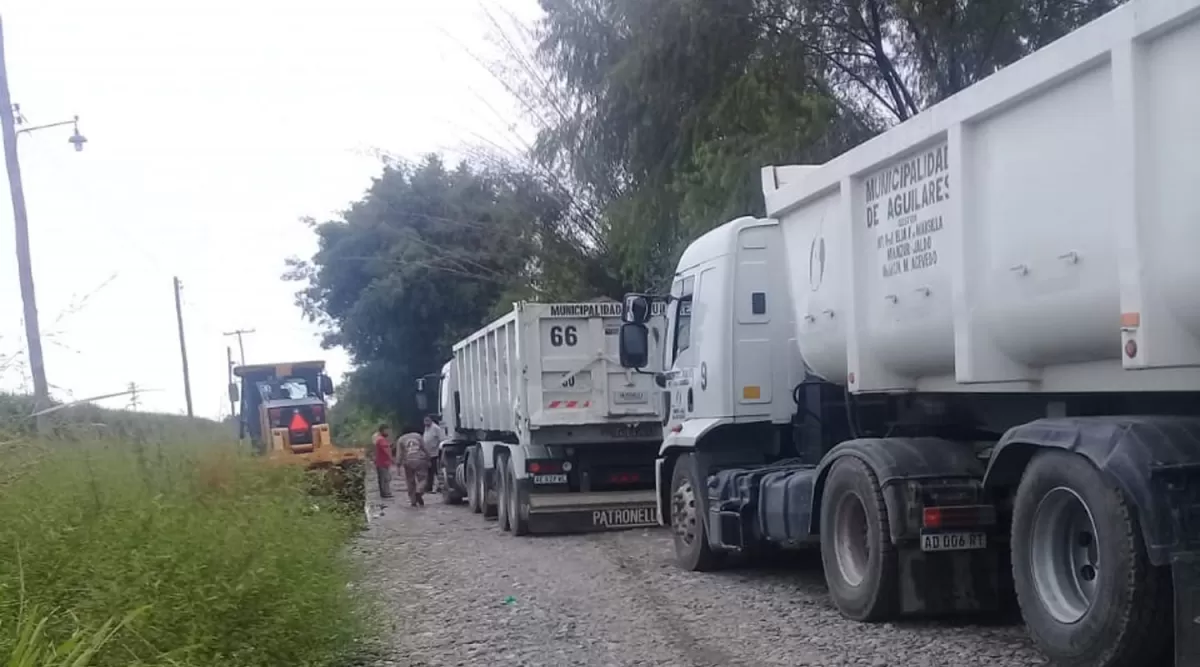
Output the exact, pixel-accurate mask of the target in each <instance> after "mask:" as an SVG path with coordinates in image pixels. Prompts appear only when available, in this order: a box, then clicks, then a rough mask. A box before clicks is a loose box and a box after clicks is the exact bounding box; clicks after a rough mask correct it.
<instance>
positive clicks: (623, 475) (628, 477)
mask: <svg viewBox="0 0 1200 667" xmlns="http://www.w3.org/2000/svg"><path fill="white" fill-rule="evenodd" d="M640 481H642V476H641V475H639V474H637V473H636V472H614V473H613V474H611V475H609V476H608V482H609V483H610V484H637V483H638V482H640Z"/></svg>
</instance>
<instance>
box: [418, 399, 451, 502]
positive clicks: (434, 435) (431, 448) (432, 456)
mask: <svg viewBox="0 0 1200 667" xmlns="http://www.w3.org/2000/svg"><path fill="white" fill-rule="evenodd" d="M421 439H422V440H423V441H424V444H425V453H426V454H428V455H429V478H428V479H427V480H426V481H425V493H433V491H434V485H435V484H436V481H437V473H438V459H439V456H438V445H441V444H442V440H445V439H446V431H445V430H444V429H443V428H442V427H441V425H440V424H438V423H437V422H436V421H434V419H433V415H425V432H424V433H422V434H421Z"/></svg>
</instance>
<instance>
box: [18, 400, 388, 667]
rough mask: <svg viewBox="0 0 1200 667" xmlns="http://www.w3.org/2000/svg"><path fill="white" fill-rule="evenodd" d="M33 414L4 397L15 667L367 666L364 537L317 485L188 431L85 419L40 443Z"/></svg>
mask: <svg viewBox="0 0 1200 667" xmlns="http://www.w3.org/2000/svg"><path fill="white" fill-rule="evenodd" d="M23 403H24V399H22V398H16V397H0V413H4V414H8V415H11V416H10V417H9V418H7V419H4V420H3V421H0V443H2V444H0V664H10V665H14V667H27V666H35V665H36V666H37V667H49V666H52V665H55V666H56V665H68V664H69V665H73V666H75V667H83V666H84V665H100V666H110V665H111V666H117V665H120V666H123V667H124V666H128V665H181V666H197V667H200V666H209V665H213V666H215V665H238V666H239V667H257V666H259V665H262V666H267V665H272V666H275V665H296V666H307V665H311V666H324V665H344V664H348V663H349V662H350V661H351V659H352V657H353V655H354V654H355V653H356V652H357V651H358V650H359V647H360V646H361V641H362V640H363V638H364V637H365V634H364V633H365V629H366V624H365V622H364V618H365V613H366V607H365V606H364V604H363V603H362V602H361V601H360V600H359V599H358V597H357V594H356V589H355V588H354V586H353V585H352V581H353V579H354V577H355V574H356V573H355V572H354V571H353V569H352V566H351V564H350V562H349V560H348V559H347V558H346V557H345V552H344V551H345V550H344V548H345V545H346V543H347V542H348V540H349V538H350V537H351V535H352V534H353V532H354V530H355V525H356V524H355V522H354V521H351V520H347V518H346V517H345V516H344V515H342V514H339V513H338V512H336V511H334V507H333V501H332V500H331V499H329V500H327V499H322V498H317V497H313V496H311V495H309V494H307V493H306V484H307V483H306V481H305V479H304V476H303V474H302V473H301V472H299V471H297V470H293V469H288V468H282V467H276V466H270V465H268V464H266V463H265V462H263V461H261V460H258V459H254V458H251V457H249V456H246V455H244V454H243V453H242V452H241V451H239V450H238V448H237V446H236V444H235V443H233V442H231V440H232V438H231V437H230V435H229V431H228V430H227V427H223V426H221V425H219V424H216V423H215V422H208V421H206V420H200V419H187V418H183V417H175V416H170V415H148V414H142V413H131V412H122V411H111V410H101V409H98V408H95V407H90V406H89V407H86V408H80V409H69V410H65V411H63V412H61V413H58V414H57V415H56V418H55V419H54V423H53V425H52V428H51V429H50V432H51V433H52V434H53V435H52V436H51V437H49V438H45V439H36V438H33V437H30V434H29V426H28V425H27V424H24V423H23V422H22V419H21V418H19V417H16V416H15V415H19V414H22V412H23V411H22V408H23V405H22V404H23ZM24 414H28V412H24ZM118 434H119V435H118Z"/></svg>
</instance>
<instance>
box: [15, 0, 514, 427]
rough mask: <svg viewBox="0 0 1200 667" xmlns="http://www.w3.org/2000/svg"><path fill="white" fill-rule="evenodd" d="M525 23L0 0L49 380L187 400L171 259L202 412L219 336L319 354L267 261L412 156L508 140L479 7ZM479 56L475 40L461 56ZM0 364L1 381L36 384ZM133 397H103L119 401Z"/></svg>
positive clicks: (319, 9)
mask: <svg viewBox="0 0 1200 667" xmlns="http://www.w3.org/2000/svg"><path fill="white" fill-rule="evenodd" d="M485 7H486V8H487V9H488V10H489V11H491V12H493V13H497V14H499V13H502V12H503V11H508V12H511V13H513V14H515V15H516V16H518V17H520V18H521V19H522V20H526V21H532V20H533V19H534V18H536V16H537V6H536V0H504V1H503V2H500V1H499V0H329V1H326V2H318V1H315V0H288V1H287V2H282V1H279V0H240V1H238V0H203V1H199V0H3V2H0V13H2V16H3V20H4V37H5V50H6V55H7V60H8V73H9V81H10V89H11V92H12V98H13V101H14V102H16V103H18V104H20V107H21V111H22V113H23V114H24V115H25V116H26V117H27V119H28V121H29V123H30V124H32V125H39V124H43V123H50V122H55V121H59V120H63V119H69V118H70V117H71V116H72V115H74V114H79V116H80V130H81V132H82V133H83V134H84V135H85V136H87V138H88V140H89V141H88V143H87V146H86V149H85V150H84V151H83V152H82V153H78V154H77V153H75V152H74V151H73V150H72V148H71V145H70V144H69V143H67V138H68V137H69V136H70V134H71V130H70V128H69V127H67V128H58V129H50V130H43V131H40V132H37V133H34V134H29V135H24V136H22V137H21V138H20V141H19V144H20V156H21V166H22V170H23V176H24V184H25V196H26V202H27V205H28V209H29V221H30V233H31V237H32V248H33V270H34V279H35V281H36V287H37V299H38V306H39V312H40V319H41V325H42V333H43V336H44V337H45V342H44V346H45V357H46V372H47V377H48V379H49V382H50V384H51V386H52V393H53V394H54V395H55V396H56V397H58V398H63V399H68V398H72V397H74V398H83V397H87V396H94V395H99V394H103V393H106V392H113V391H120V390H123V389H124V388H125V387H126V386H127V385H128V384H129V383H130V382H136V383H137V385H138V386H140V387H143V388H145V389H148V390H150V389H153V390H159V391H155V392H150V393H146V394H145V395H143V396H142V397H141V400H142V405H143V409H153V410H162V411H167V412H183V410H184V398H183V380H182V371H181V366H180V357H179V341H178V335H177V332H176V327H175V311H174V302H173V296H172V289H171V277H172V276H173V275H178V276H179V277H180V279H181V280H182V282H183V285H184V292H183V295H184V319H185V325H186V334H187V345H188V356H189V361H190V366H191V375H192V395H193V400H194V404H195V409H196V413H197V414H198V415H204V416H212V417H216V416H220V415H222V414H224V413H227V412H228V407H227V405H226V399H225V347H226V345H233V347H234V355H235V357H236V355H237V341H236V340H235V339H233V338H226V337H224V336H222V332H224V331H229V330H232V329H236V328H239V327H240V328H254V329H256V330H257V333H255V334H253V335H250V336H247V338H246V357H247V361H249V362H256V361H257V362H263V361H275V360H288V359H301V358H305V359H307V358H325V359H326V360H327V361H328V362H329V363H330V367H331V371H332V374H333V376H334V377H335V378H338V377H339V375H340V374H341V373H342V372H344V371H345V370H346V368H347V360H346V358H345V355H344V354H343V353H341V352H340V351H332V350H330V351H326V350H322V349H321V348H320V345H319V341H318V338H317V331H316V328H315V327H314V326H313V325H310V324H307V323H306V322H304V321H303V319H302V317H301V314H300V312H299V310H298V309H297V308H296V307H295V306H294V305H293V293H294V292H295V291H296V289H297V286H296V285H295V284H292V283H287V282H285V281H282V280H281V279H280V276H281V274H282V273H283V272H284V269H285V267H284V259H285V258H287V257H289V256H293V255H300V256H303V257H305V258H307V257H309V256H311V254H312V252H313V250H314V249H315V247H316V244H315V239H314V237H313V235H312V233H311V231H309V230H308V229H307V228H306V227H305V226H303V225H302V224H301V223H300V222H298V219H299V218H300V217H301V216H313V217H316V218H318V219H325V218H328V217H329V216H331V215H335V214H336V212H337V211H340V210H342V209H343V208H344V207H345V206H346V205H347V204H348V203H349V202H350V201H352V200H354V199H356V198H357V197H359V196H360V195H361V194H362V192H363V191H364V190H365V189H366V187H368V185H369V184H370V179H371V177H372V176H373V175H375V174H377V173H378V172H379V170H380V163H379V161H378V159H376V158H375V157H372V154H371V153H370V151H371V149H374V148H378V149H381V150H384V151H387V152H388V153H391V154H394V155H399V156H403V157H417V156H419V155H420V154H422V153H425V152H429V151H445V150H450V151H457V150H461V149H462V148H463V146H464V145H465V144H472V143H478V142H480V141H481V140H482V141H487V142H494V143H497V144H500V145H505V146H511V145H514V143H515V141H514V137H513V136H512V134H511V132H512V130H511V129H510V128H509V127H508V124H509V123H513V122H517V121H519V114H518V112H517V111H516V110H515V104H514V103H513V101H512V100H511V98H510V97H509V96H508V95H507V94H506V93H505V92H504V89H503V87H502V86H501V85H500V84H499V83H498V82H497V81H495V80H494V79H493V78H492V76H491V75H490V74H489V73H488V72H487V70H486V69H485V68H484V67H483V66H482V65H481V64H480V63H479V61H478V59H477V57H482V58H483V59H484V60H489V59H492V58H495V57H498V51H497V49H496V48H495V47H494V46H493V45H492V42H491V41H490V40H489V37H494V31H493V30H492V27H491V25H490V23H489V22H488V20H487V18H486V16H485V14H484V11H483V8H485ZM472 53H475V54H477V55H472ZM0 190H2V191H3V193H4V194H3V203H2V206H0V208H2V209H3V210H2V211H0V221H2V223H3V224H2V226H3V231H2V233H0V313H4V314H5V316H4V317H3V318H0V356H3V357H9V358H11V357H12V356H13V355H21V357H20V358H21V360H23V355H24V348H25V339H24V333H23V328H22V320H21V298H20V291H19V288H18V282H17V269H16V260H15V257H14V254H13V244H14V241H13V232H12V207H11V204H10V202H9V198H8V188H7V187H3V188H0ZM28 382H29V381H28V378H27V373H26V372H25V371H24V370H23V369H20V368H17V367H15V366H13V365H11V364H9V366H8V367H7V369H6V370H5V371H4V373H3V375H0V383H2V387H3V388H4V389H8V390H14V389H20V388H22V387H26V388H27V385H28ZM125 400H126V399H113V400H110V401H107V402H106V403H105V404H106V405H110V406H113V407H120V406H122V405H124V403H125Z"/></svg>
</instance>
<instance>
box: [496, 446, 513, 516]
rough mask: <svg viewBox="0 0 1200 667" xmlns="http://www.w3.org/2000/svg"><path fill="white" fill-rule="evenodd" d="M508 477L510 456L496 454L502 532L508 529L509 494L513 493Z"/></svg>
mask: <svg viewBox="0 0 1200 667" xmlns="http://www.w3.org/2000/svg"><path fill="white" fill-rule="evenodd" d="M510 481H511V480H509V479H508V456H507V455H504V454H497V455H496V486H497V487H498V489H497V493H496V495H497V496H498V497H497V500H498V501H499V502H498V503H496V518H497V519H498V520H499V521H500V530H501V531H502V532H504V531H507V530H508V508H509V504H508V494H509V493H511V484H510Z"/></svg>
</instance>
